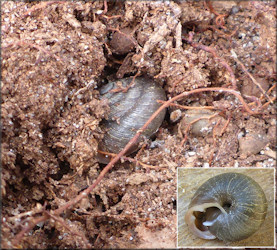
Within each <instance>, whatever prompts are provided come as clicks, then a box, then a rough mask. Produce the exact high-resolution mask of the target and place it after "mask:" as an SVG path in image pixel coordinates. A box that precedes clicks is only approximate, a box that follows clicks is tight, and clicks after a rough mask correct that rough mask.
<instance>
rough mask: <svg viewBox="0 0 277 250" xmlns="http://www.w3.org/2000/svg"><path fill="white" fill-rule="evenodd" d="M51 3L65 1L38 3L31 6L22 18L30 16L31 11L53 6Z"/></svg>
mask: <svg viewBox="0 0 277 250" xmlns="http://www.w3.org/2000/svg"><path fill="white" fill-rule="evenodd" d="M53 3H65V1H49V2H40V3H38V4H36V5H34V6H32V7H31V8H30V9H29V10H27V11H26V12H25V13H24V14H23V16H24V17H26V16H28V15H30V14H31V13H32V12H33V11H35V10H39V9H43V8H45V7H46V6H47V5H50V4H53Z"/></svg>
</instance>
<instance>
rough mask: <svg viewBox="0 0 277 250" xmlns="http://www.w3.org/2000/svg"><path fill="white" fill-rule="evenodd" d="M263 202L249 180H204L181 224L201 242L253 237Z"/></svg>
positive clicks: (264, 206)
mask: <svg viewBox="0 0 277 250" xmlns="http://www.w3.org/2000/svg"><path fill="white" fill-rule="evenodd" d="M266 212H267V200H266V197H265V194H264V192H263V190H262V188H261V187H260V186H259V184H258V183H257V182H256V181H254V180H253V179H252V178H250V177H248V176H246V175H244V174H240V173H232V172H231V173H224V174H219V175H216V176H214V177H212V178H210V179H209V180H207V181H206V182H205V183H204V184H203V185H201V186H200V187H199V189H198V190H197V191H196V193H195V194H194V196H193V198H192V200H191V202H190V204H189V209H188V211H187V213H186V215H185V222H186V223H187V224H188V226H189V229H190V230H191V232H192V233H193V234H195V235H196V236H198V237H200V238H203V239H215V238H218V239H219V240H223V241H224V242H232V241H239V240H242V239H246V238H248V237H249V236H250V235H252V234H253V233H255V232H256V231H257V230H258V229H259V228H260V226H261V224H262V223H263V221H264V220H265V217H266Z"/></svg>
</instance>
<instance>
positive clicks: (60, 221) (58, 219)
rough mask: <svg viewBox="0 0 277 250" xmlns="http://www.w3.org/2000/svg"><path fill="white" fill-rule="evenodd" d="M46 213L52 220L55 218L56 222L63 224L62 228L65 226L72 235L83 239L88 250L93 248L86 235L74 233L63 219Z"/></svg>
mask: <svg viewBox="0 0 277 250" xmlns="http://www.w3.org/2000/svg"><path fill="white" fill-rule="evenodd" d="M45 213H46V214H47V215H48V216H50V217H51V218H53V219H54V220H55V221H57V222H59V223H60V224H61V226H63V227H64V228H66V229H67V230H68V231H69V232H71V234H72V235H77V236H79V237H80V238H81V239H82V241H83V242H84V243H85V245H86V247H87V248H91V247H92V246H91V244H90V243H89V241H88V239H87V238H86V236H85V235H84V234H82V233H81V231H80V232H78V231H73V229H72V228H70V227H69V225H67V224H66V222H65V221H64V219H63V218H61V217H58V216H56V215H54V214H52V213H50V212H48V211H45Z"/></svg>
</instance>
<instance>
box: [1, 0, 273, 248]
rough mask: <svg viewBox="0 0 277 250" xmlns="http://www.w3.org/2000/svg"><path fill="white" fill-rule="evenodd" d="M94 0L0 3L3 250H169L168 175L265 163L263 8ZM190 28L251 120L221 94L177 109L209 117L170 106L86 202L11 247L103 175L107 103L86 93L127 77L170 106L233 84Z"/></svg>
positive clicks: (171, 198)
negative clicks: (141, 79)
mask: <svg viewBox="0 0 277 250" xmlns="http://www.w3.org/2000/svg"><path fill="white" fill-rule="evenodd" d="M105 3H106V2H105V1H104V2H103V1H96V2H65V1H64V2H60V1H49V2H32V1H26V2H23V1H20V2H14V1H2V8H1V14H2V15H1V18H2V33H1V35H2V37H1V38H2V72H1V73H2V75H1V76H2V88H1V93H2V102H1V110H2V112H1V118H2V144H1V156H2V158H1V159H2V162H1V163H2V175H1V180H2V181H1V190H2V248H11V247H21V248H85V247H88V246H90V247H94V248H154V247H155V248H162V247H163V248H173V247H176V238H177V227H176V225H177V216H176V186H177V179H176V172H177V168H178V167H197V166H198V167H199V166H200V167H253V168H255V167H275V145H276V139H275V138H276V110H275V102H274V100H275V97H276V93H275V91H274V87H276V84H275V81H276V68H275V67H276V37H275V34H276V17H275V14H276V8H275V2H274V1H272V2H271V1H268V2H258V1H257V2H250V1H242V2H235V1H228V2H227V1H226V2H223V1H218V2H212V5H210V4H209V3H208V2H207V3H204V2H195V1H185V2H184V1H175V2H173V1H172V2H169V1H166V2H161V1H157V2H156V1H145V2H142V1H126V2H123V1H113V2H108V3H107V6H106V7H107V8H105ZM220 14H225V16H223V17H222V15H221V16H220ZM192 31H193V32H194V36H193V38H192V40H193V42H195V43H198V44H202V45H205V46H209V47H210V48H213V49H215V51H216V53H217V55H218V57H219V58H222V59H223V60H224V61H225V62H226V63H227V64H228V65H229V66H230V68H231V70H232V71H233V72H234V76H235V78H236V87H237V91H239V93H241V95H242V97H243V98H244V100H245V101H246V102H247V103H248V104H249V106H250V107H251V108H252V109H253V110H257V107H258V108H259V113H258V114H255V115H253V114H250V113H249V112H247V111H246V110H245V109H244V108H243V106H242V105H241V102H240V101H239V100H238V99H237V98H236V97H235V96H234V95H231V94H228V93H223V92H202V93H201V94H197V95H190V96H188V97H187V98H184V99H182V100H180V101H178V104H180V105H185V106H190V107H195V106H212V107H214V108H216V109H212V110H211V111H207V112H206V111H205V112H203V110H200V111H199V110H197V109H194V110H193V111H195V112H192V111H190V112H189V111H186V110H185V109H182V108H180V107H173V106H172V107H170V108H169V109H168V111H167V113H168V114H167V116H166V119H165V120H164V122H163V124H162V126H161V127H160V129H159V131H158V132H157V134H156V136H155V138H154V139H153V141H152V142H151V141H149V142H148V145H147V146H146V147H145V148H143V150H141V151H140V152H139V154H138V155H137V156H136V163H130V162H124V163H123V162H121V163H117V164H116V165H115V166H114V168H113V169H112V170H111V171H109V173H107V174H106V176H105V177H104V179H103V180H102V181H101V183H100V184H99V185H97V187H96V188H95V189H94V190H93V192H92V193H90V195H89V196H88V197H85V198H84V199H83V200H82V201H81V202H80V203H78V204H77V205H76V206H74V207H73V208H71V209H68V210H67V211H64V213H62V214H61V217H52V218H51V219H49V220H46V221H44V222H42V223H40V224H38V225H36V226H35V227H34V228H33V230H31V231H30V232H29V233H28V234H26V235H25V236H24V237H23V238H21V239H20V241H19V242H17V244H16V245H13V244H14V243H13V240H14V238H15V235H16V234H18V233H19V232H20V230H21V229H22V228H23V229H24V228H26V227H27V226H28V223H30V222H31V221H32V219H33V218H36V217H37V216H38V215H41V214H42V213H43V212H44V213H45V211H48V212H49V211H51V210H53V209H56V208H58V207H60V206H61V205H62V204H64V203H65V202H67V201H69V200H71V199H73V198H74V197H76V195H78V194H79V193H80V192H81V191H82V190H84V189H85V188H87V187H88V186H89V185H90V184H91V183H93V182H94V180H95V179H96V178H97V176H98V175H99V173H100V172H101V170H102V169H103V167H104V165H102V164H99V162H98V160H97V157H96V156H97V149H98V142H99V141H101V139H102V138H103V134H104V131H103V129H102V128H101V121H102V120H103V119H105V117H107V112H108V110H109V107H108V105H107V103H106V102H104V101H100V98H99V92H98V89H99V87H101V86H102V85H103V84H105V83H106V82H107V81H108V80H114V79H118V78H123V77H129V76H134V75H135V74H136V73H137V72H139V75H146V76H148V77H150V78H153V79H155V81H157V82H158V83H159V84H161V85H162V86H163V88H164V89H165V91H166V94H167V97H168V98H171V97H174V96H176V95H177V94H180V93H182V92H184V91H190V90H193V89H196V88H203V87H226V86H229V88H230V87H234V86H230V83H231V82H232V76H231V74H230V71H228V70H227V69H226V67H224V65H223V64H222V63H221V62H222V61H220V60H219V59H218V58H215V57H214V56H213V54H212V53H209V52H208V51H205V50H203V49H199V48H194V47H193V46H191V44H189V43H188V42H186V40H184V39H188V38H189V34H191V33H189V32H192ZM114 34H115V35H114ZM113 35H114V37H113ZM183 38H184V39H183ZM234 53H235V54H236V55H237V56H238V59H239V61H240V62H241V63H242V64H243V65H244V66H245V68H246V69H247V71H248V72H249V73H250V74H251V76H252V77H253V78H254V81H253V79H251V77H249V75H248V74H247V73H246V72H245V71H244V70H243V68H242V67H241V65H240V64H239V63H238V62H237V60H236V59H235V58H234V57H233V56H232V54H234ZM257 82H258V83H259V85H260V87H257ZM274 84H275V85H274ZM272 90H273V91H272ZM265 91H268V92H267V95H266V96H264V95H263V93H264V92H265ZM176 110H178V111H176ZM172 112H175V113H176V114H178V116H177V117H175V118H174V119H173V120H172V119H170V117H173V116H174V115H170V114H171V113H172ZM175 116H176V115H175ZM207 116H213V117H212V118H210V119H206V118H203V117H207ZM195 118H198V119H199V118H200V120H199V121H198V122H197V123H192V124H190V122H191V121H193V120H195ZM189 125H191V127H190V129H188V128H189V127H188V126H189ZM180 145H181V146H180ZM130 157H132V158H133V159H134V157H135V154H134V155H131V156H130Z"/></svg>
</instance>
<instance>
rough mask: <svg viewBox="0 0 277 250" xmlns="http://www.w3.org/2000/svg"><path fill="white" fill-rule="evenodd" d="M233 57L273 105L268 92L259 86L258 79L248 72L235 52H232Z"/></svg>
mask: <svg viewBox="0 0 277 250" xmlns="http://www.w3.org/2000/svg"><path fill="white" fill-rule="evenodd" d="M231 55H232V57H233V58H234V59H235V61H236V62H237V63H238V64H239V65H240V66H241V67H242V69H243V71H244V72H245V73H246V74H247V75H248V76H249V77H250V79H251V80H252V82H253V83H254V84H255V85H256V86H257V87H258V88H259V89H260V91H261V92H262V93H263V95H264V96H265V97H266V98H267V99H268V101H270V102H271V104H273V101H272V100H271V99H270V97H269V96H268V95H267V93H266V91H265V90H264V89H263V88H262V86H261V84H259V83H258V82H257V81H256V79H255V78H254V77H253V76H252V75H251V74H250V73H249V72H248V70H247V69H246V68H245V66H244V65H243V63H242V62H241V61H240V60H239V59H238V56H237V54H236V53H235V51H234V50H231Z"/></svg>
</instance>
